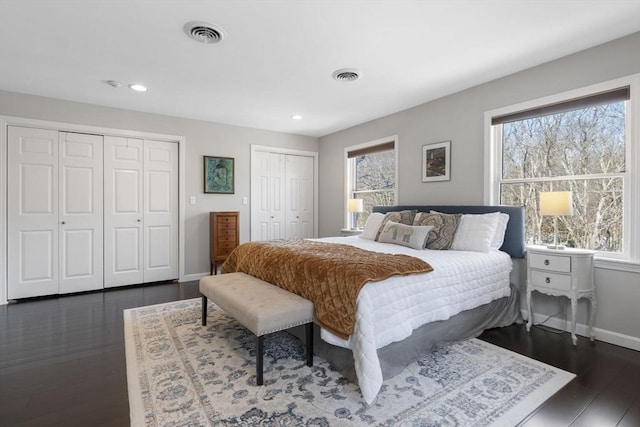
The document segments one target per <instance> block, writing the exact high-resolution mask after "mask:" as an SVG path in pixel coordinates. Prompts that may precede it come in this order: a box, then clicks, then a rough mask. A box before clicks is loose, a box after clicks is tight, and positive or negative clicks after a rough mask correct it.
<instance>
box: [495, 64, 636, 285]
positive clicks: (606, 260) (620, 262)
mask: <svg viewBox="0 0 640 427" xmlns="http://www.w3.org/2000/svg"><path fill="white" fill-rule="evenodd" d="M622 86H629V87H630V88H631V90H630V102H629V103H628V105H629V109H628V111H627V112H626V130H627V133H626V144H625V145H626V150H627V152H626V163H627V165H628V171H629V173H628V176H627V177H626V178H627V179H626V180H625V187H624V200H625V202H628V203H625V204H624V207H623V209H624V223H623V229H624V236H623V242H624V243H623V245H624V247H623V253H624V254H626V256H625V258H622V256H621V255H617V254H607V253H606V252H599V253H598V254H597V255H596V267H601V268H607V269H613V270H622V271H633V272H637V271H639V270H640V241H639V240H640V239H638V237H637V235H636V234H634V232H635V230H637V229H638V228H640V170H639V169H640V141H639V140H638V138H640V118H638V115H640V111H639V110H640V74H633V75H630V76H627V77H621V78H618V79H614V80H609V81H606V82H601V83H597V84H594V85H590V86H586V87H582V88H578V89H574V90H570V91H566V92H562V93H558V94H555V95H550V96H546V97H543V98H538V99H534V100H531V101H526V102H521V103H518V104H513V105H509V106H505V107H501V108H497V109H494V110H489V111H486V112H485V113H484V167H485V173H484V203H485V204H488V205H490V204H495V203H497V202H498V198H499V197H498V195H499V180H500V175H501V170H500V169H501V155H502V153H501V152H500V147H499V144H494V143H493V141H494V140H496V139H497V138H498V137H499V135H497V134H495V132H496V131H497V130H495V129H494V126H492V125H491V119H492V117H496V116H501V115H505V114H508V113H512V112H515V111H522V110H529V109H532V108H536V107H540V106H543V105H548V104H553V103H557V102H560V101H564V100H567V99H573V98H579V97H582V96H585V95H589V94H593V93H598V92H605V91H608V90H611V89H615V88H619V87H622Z"/></svg>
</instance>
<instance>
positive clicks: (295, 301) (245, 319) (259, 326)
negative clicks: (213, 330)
mask: <svg viewBox="0 0 640 427" xmlns="http://www.w3.org/2000/svg"><path fill="white" fill-rule="evenodd" d="M200 293H201V294H202V326H206V324H207V303H208V301H207V299H210V300H211V301H213V302H214V303H215V304H216V305H217V306H218V307H220V308H221V309H223V310H224V311H225V312H226V313H227V314H228V315H230V316H231V317H233V318H234V319H236V320H237V321H238V322H240V323H241V324H242V325H243V326H244V327H245V328H247V329H249V330H250V331H251V332H253V334H254V335H255V336H256V337H257V348H256V382H257V384H258V385H262V382H263V381H262V360H263V353H264V336H265V335H267V334H270V333H273V332H278V331H282V330H285V329H289V328H292V327H294V326H298V325H306V332H305V333H306V345H307V366H313V303H312V302H311V301H309V300H306V299H304V298H302V297H301V296H298V295H295V294H293V293H291V292H289V291H285V290H284V289H282V288H279V287H277V286H274V285H272V284H270V283H267V282H265V281H264V280H260V279H258V278H255V277H253V276H250V275H248V274H245V273H227V274H221V275H218V276H208V277H203V278H202V279H200Z"/></svg>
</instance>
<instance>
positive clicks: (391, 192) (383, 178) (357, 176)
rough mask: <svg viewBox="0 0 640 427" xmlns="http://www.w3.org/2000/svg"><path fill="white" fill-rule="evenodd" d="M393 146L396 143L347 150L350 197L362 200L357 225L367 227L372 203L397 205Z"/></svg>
mask: <svg viewBox="0 0 640 427" xmlns="http://www.w3.org/2000/svg"><path fill="white" fill-rule="evenodd" d="M394 147H395V145H394V143H393V142H387V143H383V144H378V145H373V146H369V147H366V148H363V149H357V150H352V151H349V152H348V153H347V157H348V167H349V189H350V190H349V194H347V198H353V199H362V200H363V201H362V203H363V212H362V213H361V214H360V215H359V216H358V224H356V227H357V228H362V227H364V224H365V222H366V221H367V218H368V217H369V215H370V214H371V211H372V208H373V206H390V205H393V204H395V200H396V164H395V163H396V157H395V148H394ZM350 221H351V219H350Z"/></svg>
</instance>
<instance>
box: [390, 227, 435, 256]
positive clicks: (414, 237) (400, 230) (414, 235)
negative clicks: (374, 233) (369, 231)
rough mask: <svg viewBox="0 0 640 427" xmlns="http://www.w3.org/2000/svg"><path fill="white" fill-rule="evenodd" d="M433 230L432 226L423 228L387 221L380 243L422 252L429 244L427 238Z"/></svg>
mask: <svg viewBox="0 0 640 427" xmlns="http://www.w3.org/2000/svg"><path fill="white" fill-rule="evenodd" d="M432 228H433V227H432V226H424V227H423V226H414V225H405V224H398V223H397V222H393V221H387V223H386V224H385V225H384V229H383V230H382V232H381V233H380V239H379V240H378V241H379V242H382V243H393V244H395V245H402V246H408V247H410V248H413V249H418V250H422V249H424V248H425V245H426V244H427V237H428V236H429V231H431V229H432Z"/></svg>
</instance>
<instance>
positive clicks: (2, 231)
mask: <svg viewBox="0 0 640 427" xmlns="http://www.w3.org/2000/svg"><path fill="white" fill-rule="evenodd" d="M8 126H25V127H34V128H39V129H52V130H56V131H62V132H80V133H92V134H99V135H107V136H119V137H125V138H139V139H152V140H155V141H165V142H175V143H177V144H178V157H179V159H178V168H179V170H178V180H179V183H178V185H179V187H178V193H179V194H178V200H179V203H178V251H179V254H178V280H180V281H182V280H183V278H184V277H186V276H185V275H184V269H185V255H186V251H185V241H184V236H185V225H184V218H185V203H186V201H185V200H184V197H183V196H184V195H185V194H186V193H185V185H186V179H185V176H186V175H185V172H186V166H185V161H186V151H187V147H186V146H187V141H186V138H185V137H184V136H181V135H170V134H161V133H153V132H142V131H133V130H128V129H117V128H108V127H101V126H92V125H82V124H76V123H66V122H55V121H48V120H38V119H30V118H25V117H12V116H0V132H1V135H0V304H6V303H7V294H6V292H7V265H6V262H7V253H6V250H7V234H6V232H7V230H6V229H7V219H6V216H5V215H6V211H7V204H6V199H7V197H6V188H7V181H6V176H7V158H6V152H7V127H8Z"/></svg>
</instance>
